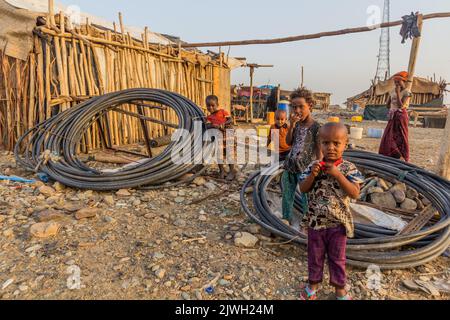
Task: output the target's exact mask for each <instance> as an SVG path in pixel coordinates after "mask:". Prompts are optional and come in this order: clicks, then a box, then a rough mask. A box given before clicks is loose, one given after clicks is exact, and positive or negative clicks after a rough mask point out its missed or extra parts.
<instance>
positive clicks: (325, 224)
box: [299, 160, 364, 238]
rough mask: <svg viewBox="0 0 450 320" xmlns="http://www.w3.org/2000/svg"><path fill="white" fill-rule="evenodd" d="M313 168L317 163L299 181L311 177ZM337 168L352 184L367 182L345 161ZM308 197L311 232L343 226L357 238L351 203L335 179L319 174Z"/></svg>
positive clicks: (307, 217)
mask: <svg viewBox="0 0 450 320" xmlns="http://www.w3.org/2000/svg"><path fill="white" fill-rule="evenodd" d="M313 165H314V163H312V164H311V165H310V166H309V167H308V169H307V170H306V171H305V172H304V173H303V174H301V175H299V180H300V181H303V180H305V179H306V178H307V177H308V176H309V175H311V173H312V167H313ZM337 168H338V170H339V171H340V172H341V173H342V174H343V175H344V176H345V177H346V178H347V179H348V180H349V181H351V182H353V183H358V184H362V183H363V182H364V177H363V176H362V174H361V173H360V172H359V171H358V169H357V168H356V166H355V165H354V164H353V163H351V162H349V161H345V160H344V161H343V162H342V163H341V164H340V165H338V166H337ZM308 197H309V212H308V214H307V215H305V216H304V219H305V220H306V222H307V224H308V226H309V227H310V228H311V229H314V230H324V229H329V228H334V227H337V226H339V225H343V226H344V227H345V229H346V230H347V236H348V237H349V238H353V237H354V236H355V226H354V222H353V216H352V213H351V211H350V201H351V199H350V197H349V196H348V195H346V194H345V192H344V190H342V188H341V186H340V185H339V183H338V182H337V180H336V179H335V178H333V177H331V176H329V175H326V174H324V173H320V174H319V176H318V177H317V178H316V181H315V184H314V187H313V189H312V190H311V192H310V193H309V194H308Z"/></svg>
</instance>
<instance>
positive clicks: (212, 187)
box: [204, 182, 217, 191]
mask: <svg viewBox="0 0 450 320" xmlns="http://www.w3.org/2000/svg"><path fill="white" fill-rule="evenodd" d="M204 186H205V187H206V188H207V189H209V190H211V191H215V190H216V189H217V186H216V185H215V184H214V183H212V182H207V183H205V185H204Z"/></svg>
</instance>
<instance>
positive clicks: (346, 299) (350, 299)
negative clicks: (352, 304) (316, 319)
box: [336, 294, 353, 301]
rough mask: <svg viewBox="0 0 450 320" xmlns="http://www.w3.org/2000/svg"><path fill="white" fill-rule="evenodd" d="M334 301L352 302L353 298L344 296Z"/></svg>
mask: <svg viewBox="0 0 450 320" xmlns="http://www.w3.org/2000/svg"><path fill="white" fill-rule="evenodd" d="M336 300H338V301H352V300H353V298H352V297H351V296H350V295H348V294H346V295H345V296H343V297H336Z"/></svg>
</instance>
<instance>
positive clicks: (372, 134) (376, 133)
mask: <svg viewBox="0 0 450 320" xmlns="http://www.w3.org/2000/svg"><path fill="white" fill-rule="evenodd" d="M383 134H384V130H383V129H375V128H369V131H368V133H367V136H368V137H369V138H374V139H381V138H382V137H383Z"/></svg>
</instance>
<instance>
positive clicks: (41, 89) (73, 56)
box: [0, 11, 229, 152]
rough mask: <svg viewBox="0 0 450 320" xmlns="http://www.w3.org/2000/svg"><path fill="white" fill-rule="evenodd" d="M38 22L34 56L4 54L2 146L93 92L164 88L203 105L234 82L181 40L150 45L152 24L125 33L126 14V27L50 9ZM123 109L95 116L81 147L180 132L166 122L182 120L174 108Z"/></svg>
mask: <svg viewBox="0 0 450 320" xmlns="http://www.w3.org/2000/svg"><path fill="white" fill-rule="evenodd" d="M50 12H51V11H50ZM38 21H40V23H39V24H40V25H39V26H36V28H35V30H34V35H33V37H34V50H33V52H32V53H31V54H30V55H29V57H28V60H27V61H21V60H17V59H13V58H10V57H8V56H6V55H3V54H2V53H1V52H0V54H1V55H0V60H1V65H0V137H1V140H0V144H1V145H3V147H4V148H6V149H8V150H12V149H13V148H14V144H15V142H16V141H17V139H18V138H19V137H20V136H21V135H23V134H24V133H25V132H26V130H28V129H30V128H32V127H34V125H36V124H38V123H40V122H42V121H44V120H45V119H48V118H50V117H51V116H52V115H55V114H57V113H58V112H61V111H64V110H66V109H67V108H70V107H72V106H74V105H76V104H78V103H80V102H82V101H85V100H87V99H89V98H91V97H93V96H97V95H101V94H105V93H109V92H114V91H118V90H123V89H128V88H141V87H142V88H144V87H146V88H158V89H165V90H170V91H174V92H178V93H180V94H182V95H184V96H186V97H188V98H189V99H191V100H193V101H194V102H195V103H196V104H198V105H200V106H204V102H205V99H206V96H208V95H210V94H218V92H217V91H218V90H227V89H226V88H227V87H228V88H229V83H228V84H222V83H218V82H220V81H221V79H220V78H219V79H218V77H217V76H215V73H220V72H217V69H219V68H220V65H221V62H220V61H216V60H212V58H211V57H210V56H207V55H205V54H202V53H199V52H197V51H193V50H191V51H188V50H185V49H182V48H181V46H178V48H173V47H172V46H171V45H168V46H163V45H154V44H150V43H149V35H148V29H147V28H146V29H145V31H144V33H143V34H142V38H141V39H135V38H133V37H132V36H131V35H130V34H129V33H126V32H125V28H124V24H123V19H122V15H119V30H120V31H118V30H117V27H116V26H115V30H107V29H105V28H102V27H100V26H95V25H92V24H91V23H89V21H86V23H85V24H83V25H82V26H79V27H74V26H72V24H71V23H70V21H69V19H68V17H65V16H64V15H63V14H62V13H59V14H55V15H54V14H51V13H49V15H48V16H47V17H41V18H40V19H39V20H38ZM224 68H225V69H227V67H226V66H225V67H224ZM223 81H225V80H223ZM227 81H229V80H228V79H227ZM218 88H219V89H218ZM223 88H225V89H223ZM138 104H139V103H138ZM120 108H121V110H123V111H124V112H112V111H111V112H109V113H108V114H105V115H104V116H103V117H101V118H100V119H98V121H95V122H93V124H92V127H91V128H90V129H89V130H88V132H87V133H86V135H85V136H84V137H83V141H82V144H81V146H80V151H83V152H87V151H89V150H93V149H99V148H101V147H102V146H104V144H105V138H106V139H109V140H110V141H109V142H110V144H111V145H113V146H120V145H128V144H135V143H138V142H142V141H144V140H145V139H146V137H147V138H151V139H154V138H158V137H163V136H166V135H168V134H171V133H172V132H173V131H174V128H173V127H171V126H167V125H164V123H172V124H174V123H175V124H176V123H178V119H177V116H176V114H175V113H174V112H173V111H172V110H170V109H167V108H163V107H161V108H157V106H156V108H155V107H153V108H149V107H142V108H139V110H138V105H137V104H133V105H124V106H121V107H120ZM138 112H140V114H141V116H142V117H143V118H145V119H156V120H158V121H156V122H148V123H147V125H146V128H145V127H143V126H142V119H143V118H142V117H141V118H139V117H133V116H131V115H130V113H136V114H138ZM100 129H102V130H103V131H107V132H106V133H107V136H108V137H105V136H104V132H102V130H100ZM144 130H147V133H145V132H144Z"/></svg>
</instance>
